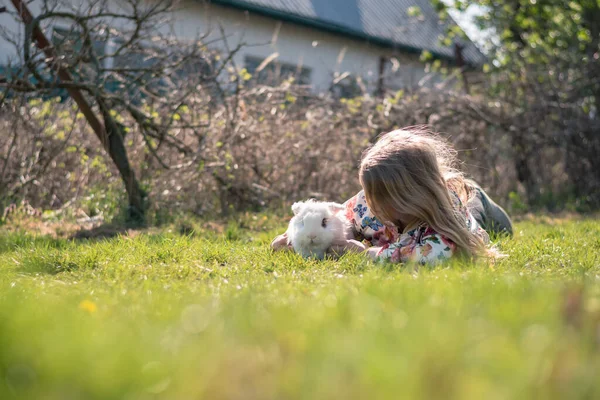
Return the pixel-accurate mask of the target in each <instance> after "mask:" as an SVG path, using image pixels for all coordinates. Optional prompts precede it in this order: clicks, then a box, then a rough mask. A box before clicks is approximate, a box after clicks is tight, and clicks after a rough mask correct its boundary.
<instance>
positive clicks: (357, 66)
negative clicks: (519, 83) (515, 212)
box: [0, 0, 485, 92]
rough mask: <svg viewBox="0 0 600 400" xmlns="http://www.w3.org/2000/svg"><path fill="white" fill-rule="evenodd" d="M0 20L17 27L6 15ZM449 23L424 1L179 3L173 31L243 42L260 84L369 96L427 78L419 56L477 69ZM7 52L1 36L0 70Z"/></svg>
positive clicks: (473, 54)
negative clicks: (357, 89)
mask: <svg viewBox="0 0 600 400" xmlns="http://www.w3.org/2000/svg"><path fill="white" fill-rule="evenodd" d="M111 1H115V2H118V0H111ZM148 1H151V0H148ZM152 1H153V0H152ZM35 5H36V2H33V3H31V10H32V12H33V13H34V15H36V11H37V10H36V6H35ZM0 23H2V24H3V25H4V29H7V30H10V29H17V30H18V29H20V28H19V27H18V26H17V24H16V22H15V21H14V20H10V19H8V18H7V16H3V15H0ZM11 24H12V25H14V26H12V25H11ZM448 24H454V22H453V21H451V20H448V21H446V22H441V21H440V20H439V18H438V14H437V12H436V11H435V9H434V8H433V6H432V5H431V3H430V0H210V1H208V0H185V1H182V2H181V3H180V5H179V6H178V8H177V10H176V11H174V24H173V25H172V29H173V31H174V32H175V34H176V35H178V36H179V37H181V38H182V39H194V38H196V37H198V36H200V35H203V34H205V33H207V32H209V33H210V35H209V37H208V40H216V42H214V43H213V46H221V47H222V48H224V43H223V42H222V41H219V40H217V39H218V38H219V37H221V28H222V29H223V30H224V32H225V33H226V39H227V44H228V46H229V47H230V48H234V47H236V46H237V45H238V44H239V43H244V44H245V46H244V47H243V48H242V49H241V50H240V51H239V52H238V53H237V54H236V55H235V57H234V61H235V63H236V65H237V66H238V67H239V68H246V69H247V71H248V72H249V73H250V74H254V73H255V72H256V70H257V69H258V67H259V66H261V67H263V68H261V72H260V74H259V75H260V76H259V77H258V78H261V79H267V78H269V77H271V78H275V79H277V78H283V77H287V76H289V75H293V76H294V77H295V78H296V80H297V82H300V83H302V84H307V85H310V86H311V87H312V89H313V90H314V91H315V92H321V91H324V90H328V89H330V88H331V87H332V83H333V82H341V83H344V82H346V83H348V82H352V78H353V77H354V78H355V77H360V78H361V81H362V82H363V84H364V86H365V87H366V89H367V90H370V91H374V90H376V89H377V88H380V87H381V86H383V85H384V86H385V87H388V88H392V89H397V88H404V87H411V86H415V85H417V84H419V82H421V81H422V80H423V78H424V77H425V76H427V69H426V68H427V67H426V62H424V61H422V57H421V56H422V54H423V53H424V52H426V54H428V56H429V57H431V58H433V59H437V60H440V61H441V62H443V63H444V64H445V65H464V66H471V67H478V66H480V65H482V64H483V63H484V61H485V58H484V56H483V55H482V54H481V53H480V52H479V50H478V49H477V47H476V46H475V45H474V44H473V43H472V42H470V41H468V40H465V39H463V40H462V43H461V48H462V51H461V52H460V55H459V56H458V57H457V55H458V54H457V52H456V49H455V47H454V46H452V45H451V46H443V45H441V44H440V43H441V41H440V38H441V37H444V35H445V34H446V29H447V27H448V26H451V25H448ZM58 28H59V27H58ZM58 28H57V27H54V28H53V29H58ZM106 45H107V46H108V45H110V44H108V43H107V44H106ZM13 53H14V48H13V47H12V46H10V45H9V44H8V43H6V42H2V39H1V38H0V65H2V63H6V62H7V61H6V60H9V59H10V58H11V57H14V56H15V54H13ZM265 59H269V60H271V62H270V63H268V65H267V67H265V66H264V64H265V63H264V62H263V61H265Z"/></svg>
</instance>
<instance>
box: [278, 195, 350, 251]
mask: <svg viewBox="0 0 600 400" xmlns="http://www.w3.org/2000/svg"><path fill="white" fill-rule="evenodd" d="M343 210H344V206H343V205H341V204H338V203H330V202H320V201H314V200H308V201H305V202H302V201H301V202H297V203H294V204H293V205H292V211H293V212H294V217H293V218H292V219H291V221H290V224H289V226H288V230H287V236H288V242H289V243H290V244H291V245H292V247H293V248H294V251H295V252H296V253H298V254H300V255H302V257H304V258H308V257H314V258H317V259H319V260H321V259H323V258H324V257H325V253H326V251H327V249H329V248H330V247H331V246H332V245H333V244H343V243H345V242H346V240H348V239H351V238H352V236H353V235H352V230H351V227H350V224H349V222H348V220H347V219H346V218H345V215H344V213H343ZM324 221H325V222H324Z"/></svg>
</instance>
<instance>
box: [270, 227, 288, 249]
mask: <svg viewBox="0 0 600 400" xmlns="http://www.w3.org/2000/svg"><path fill="white" fill-rule="evenodd" d="M271 249H273V251H278V250H292V249H293V247H292V245H291V244H289V243H288V237H287V232H286V233H284V234H283V235H279V236H277V237H276V238H275V239H273V241H272V242H271Z"/></svg>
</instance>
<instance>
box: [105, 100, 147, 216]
mask: <svg viewBox="0 0 600 400" xmlns="http://www.w3.org/2000/svg"><path fill="white" fill-rule="evenodd" d="M96 101H97V102H98V106H99V107H100V110H101V111H102V116H103V118H104V126H105V127H106V136H107V140H108V143H106V145H105V149H106V151H107V152H108V154H109V156H110V158H111V159H112V160H113V162H114V163H115V166H116V167H117V169H118V170H119V174H120V175H121V179H122V180H123V183H124V184H125V190H126V191H127V198H128V202H129V208H128V210H127V219H128V221H130V222H134V223H143V222H144V219H145V212H146V204H145V203H146V202H145V200H146V196H147V195H146V193H145V192H144V191H143V190H142V188H141V187H140V185H139V183H138V181H137V178H136V177H135V172H134V170H133V169H132V168H131V164H129V158H128V156H127V149H125V143H124V140H123V139H124V136H125V132H124V131H123V129H122V128H121V127H120V126H119V124H117V122H116V121H115V120H114V118H113V117H112V116H111V115H110V109H109V108H108V106H107V105H106V103H105V102H104V100H103V99H99V98H97V99H96Z"/></svg>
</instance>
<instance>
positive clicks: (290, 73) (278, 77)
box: [245, 56, 312, 85]
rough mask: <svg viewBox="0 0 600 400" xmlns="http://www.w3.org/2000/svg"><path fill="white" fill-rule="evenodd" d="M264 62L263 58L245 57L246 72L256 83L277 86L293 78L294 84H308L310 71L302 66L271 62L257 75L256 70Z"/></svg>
mask: <svg viewBox="0 0 600 400" xmlns="http://www.w3.org/2000/svg"><path fill="white" fill-rule="evenodd" d="M263 61H264V59H263V58H260V57H253V56H246V59H245V65H246V70H248V72H249V73H250V74H251V75H252V76H253V77H254V78H255V79H256V81H257V82H259V83H262V84H267V85H274V84H278V83H280V82H281V81H283V80H285V79H288V78H289V77H294V78H295V79H296V83H298V84H300V85H309V84H310V74H311V72H312V71H311V69H310V68H307V67H303V66H302V65H294V64H288V63H282V62H279V61H277V60H274V61H271V62H270V63H269V64H267V65H266V66H265V67H264V68H263V69H262V70H261V71H260V72H258V74H256V70H257V69H258V67H259V66H260V65H261V63H262V62H263Z"/></svg>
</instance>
